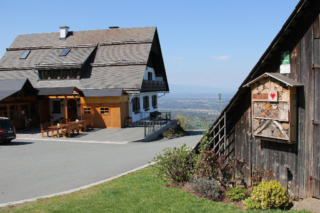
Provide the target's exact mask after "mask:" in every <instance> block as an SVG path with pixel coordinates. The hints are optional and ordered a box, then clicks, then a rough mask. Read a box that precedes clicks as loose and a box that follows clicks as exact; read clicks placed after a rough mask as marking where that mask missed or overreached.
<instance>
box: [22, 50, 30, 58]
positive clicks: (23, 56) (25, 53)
mask: <svg viewBox="0 0 320 213" xmlns="http://www.w3.org/2000/svg"><path fill="white" fill-rule="evenodd" d="M30 52H31V51H30V50H25V51H23V53H22V55H21V56H20V59H26V58H27V57H28V55H29V53H30Z"/></svg>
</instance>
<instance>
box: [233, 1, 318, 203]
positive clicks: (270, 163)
mask: <svg viewBox="0 0 320 213" xmlns="http://www.w3.org/2000/svg"><path fill="white" fill-rule="evenodd" d="M312 4H317V5H318V4H319V3H317V2H316V1H314V2H313V3H312ZM312 4H311V5H310V7H311V8H313V7H314V8H317V7H315V6H314V5H312ZM318 16H319V11H318V10H316V11H314V12H310V13H308V14H307V15H304V16H303V17H302V18H301V20H300V21H299V22H298V23H297V25H296V27H295V29H293V30H292V31H291V32H290V37H289V38H288V39H287V40H286V41H284V42H283V45H282V46H281V48H280V49H279V51H276V52H275V53H274V56H273V59H272V60H271V61H270V63H269V64H268V66H265V67H262V68H260V69H259V70H258V71H257V72H255V73H254V77H257V76H259V75H261V74H262V73H264V72H279V67H280V63H281V62H280V58H281V56H280V54H281V51H286V50H289V51H290V53H291V54H290V64H291V73H290V74H286V76H287V77H289V78H291V79H293V80H295V81H297V82H300V83H302V84H304V87H302V88H298V95H297V99H298V103H297V107H298V110H297V129H296V131H297V139H298V142H297V143H296V144H283V143H277V142H271V141H266V140H260V139H255V138H252V128H251V125H252V124H251V121H252V109H251V91H249V90H247V91H245V94H243V97H242V98H241V103H240V104H238V105H239V107H238V108H237V110H235V112H227V118H228V120H227V134H228V135H229V136H228V139H227V142H228V150H232V149H230V148H229V147H234V150H232V152H233V153H234V155H235V156H236V157H241V158H243V157H247V158H248V165H247V168H246V169H245V171H244V172H245V181H246V182H247V184H248V185H250V177H251V174H252V170H253V168H255V167H258V168H264V169H272V170H273V171H274V172H275V179H276V180H278V181H280V183H281V184H282V185H283V186H284V187H287V186H288V185H289V186H288V187H289V188H290V192H291V193H292V194H293V195H294V197H295V198H307V197H310V196H312V192H313V193H315V192H317V190H318V191H320V189H319V183H316V182H314V184H312V185H311V186H313V187H312V188H311V187H310V176H311V175H312V176H314V177H317V178H320V125H313V124H312V120H313V119H316V120H320V112H319V105H320V100H319V96H320V88H319V86H320V85H319V84H320V69H318V71H317V69H316V70H315V73H314V78H313V76H312V64H320V40H319V37H320V35H319V18H318ZM314 82H315V83H314ZM248 97H249V98H248ZM248 102H249V103H250V104H249V105H248ZM232 143H234V145H232ZM291 178H292V181H289V182H288V179H291ZM317 184H318V185H317Z"/></svg>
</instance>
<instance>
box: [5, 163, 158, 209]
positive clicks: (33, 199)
mask: <svg viewBox="0 0 320 213" xmlns="http://www.w3.org/2000/svg"><path fill="white" fill-rule="evenodd" d="M154 163H155V162H152V163H150V164H146V165H143V166H140V167H138V168H135V169H132V170H130V171H127V172H124V173H121V174H119V175H116V176H113V177H111V178H107V179H104V180H101V181H98V182H95V183H91V184H88V185H85V186H81V187H78V188H75V189H71V190H67V191H63V192H59V193H54V194H50V195H45V196H39V197H35V198H30V199H25V200H19V201H13V202H7V203H0V208H1V207H6V206H9V205H17V204H22V203H24V202H32V201H36V200H38V199H40V198H50V197H54V196H57V195H65V194H70V193H72V192H76V191H80V190H83V189H87V188H89V187H92V186H96V185H99V184H101V183H105V182H108V181H110V180H113V179H116V178H119V177H121V176H124V175H127V174H129V173H132V172H136V171H138V170H140V169H143V168H146V167H148V166H150V165H153V164H154Z"/></svg>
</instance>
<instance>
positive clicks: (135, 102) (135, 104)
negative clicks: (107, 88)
mask: <svg viewBox="0 0 320 213" xmlns="http://www.w3.org/2000/svg"><path fill="white" fill-rule="evenodd" d="M132 111H133V112H139V111H140V98H139V97H135V98H133V99H132Z"/></svg>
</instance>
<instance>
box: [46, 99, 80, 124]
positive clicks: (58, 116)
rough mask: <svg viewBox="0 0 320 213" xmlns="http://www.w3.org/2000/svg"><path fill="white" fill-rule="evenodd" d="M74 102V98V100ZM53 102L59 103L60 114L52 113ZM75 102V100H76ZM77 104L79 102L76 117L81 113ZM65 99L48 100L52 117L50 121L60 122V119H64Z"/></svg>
mask: <svg viewBox="0 0 320 213" xmlns="http://www.w3.org/2000/svg"><path fill="white" fill-rule="evenodd" d="M75 100H76V98H75ZM53 101H59V102H60V109H61V112H60V113H52V111H53ZM76 101H77V100H76ZM61 103H63V107H62V106H61ZM78 104H80V102H79V101H77V116H81V111H80V107H78ZM65 106H66V105H65V99H63V101H61V99H50V116H53V118H52V121H55V120H57V119H58V120H60V118H65V115H66V114H65Z"/></svg>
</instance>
